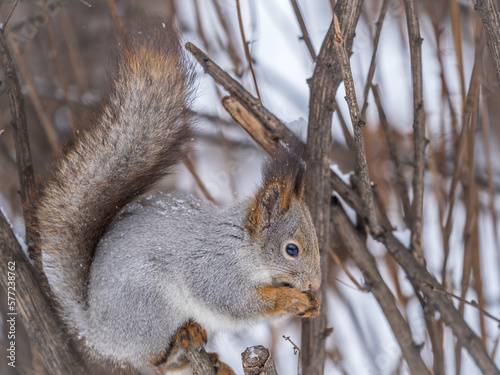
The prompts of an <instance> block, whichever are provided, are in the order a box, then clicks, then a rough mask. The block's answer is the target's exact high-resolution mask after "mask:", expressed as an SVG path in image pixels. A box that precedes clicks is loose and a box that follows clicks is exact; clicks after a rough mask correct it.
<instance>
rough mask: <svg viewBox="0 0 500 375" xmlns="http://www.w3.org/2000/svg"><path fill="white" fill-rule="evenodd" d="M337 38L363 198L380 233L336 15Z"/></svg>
mask: <svg viewBox="0 0 500 375" xmlns="http://www.w3.org/2000/svg"><path fill="white" fill-rule="evenodd" d="M334 24H335V36H334V47H333V48H334V49H335V50H336V55H337V56H338V58H339V64H340V68H341V71H342V77H343V79H344V86H345V91H346V98H345V99H346V101H347V104H348V105H349V113H350V115H351V121H352V126H353V129H354V142H355V145H356V162H357V170H356V172H357V174H359V177H360V179H361V184H360V185H361V186H360V188H361V197H362V198H363V201H364V203H365V204H366V207H367V212H368V223H369V225H370V227H371V228H372V232H373V233H379V232H380V230H381V228H380V224H379V222H378V217H377V213H376V210H375V203H374V199H373V191H372V187H371V180H370V173H369V171H368V163H367V160H366V150H365V140H364V130H363V129H364V125H365V123H364V121H363V120H362V119H361V115H360V113H359V107H358V101H357V98H356V91H355V89H354V81H353V79H352V72H351V65H350V63H349V58H348V57H347V51H346V50H345V48H344V41H343V39H342V35H341V33H340V26H339V25H338V21H337V18H336V15H334Z"/></svg>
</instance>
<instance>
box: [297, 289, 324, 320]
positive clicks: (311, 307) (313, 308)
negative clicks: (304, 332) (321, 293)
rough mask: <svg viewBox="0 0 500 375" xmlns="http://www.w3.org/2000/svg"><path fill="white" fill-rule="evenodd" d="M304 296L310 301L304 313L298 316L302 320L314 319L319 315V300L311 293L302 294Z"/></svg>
mask: <svg viewBox="0 0 500 375" xmlns="http://www.w3.org/2000/svg"><path fill="white" fill-rule="evenodd" d="M302 295H303V296H305V297H306V298H307V299H308V304H307V307H306V309H305V311H304V312H301V313H299V314H297V316H299V317H301V318H314V317H315V316H318V314H319V308H320V304H319V302H318V299H317V298H316V296H315V295H314V294H312V293H311V292H302Z"/></svg>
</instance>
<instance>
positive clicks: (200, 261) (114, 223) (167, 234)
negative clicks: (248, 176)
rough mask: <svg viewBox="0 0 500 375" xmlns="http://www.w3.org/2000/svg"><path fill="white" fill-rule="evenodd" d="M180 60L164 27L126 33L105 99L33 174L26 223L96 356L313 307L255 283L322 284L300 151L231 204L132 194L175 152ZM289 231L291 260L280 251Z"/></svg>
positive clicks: (184, 83) (128, 359)
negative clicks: (196, 327) (50, 165)
mask: <svg viewBox="0 0 500 375" xmlns="http://www.w3.org/2000/svg"><path fill="white" fill-rule="evenodd" d="M162 34H167V37H165V36H162ZM186 66H187V65H186V63H185V62H184V58H183V54H182V53H181V50H180V48H179V46H178V43H177V41H176V40H175V37H172V33H171V32H169V33H167V32H162V30H161V29H160V30H159V31H158V30H155V31H151V32H150V35H149V34H148V33H143V35H141V36H140V38H138V39H134V38H132V39H130V40H129V41H128V42H127V43H126V44H125V46H124V49H123V52H122V53H121V56H120V59H119V66H118V71H117V74H116V77H115V79H114V81H113V84H112V87H111V89H110V90H109V92H108V94H107V99H106V100H105V101H104V103H103V106H102V109H101V110H100V111H99V112H98V113H96V115H95V116H94V120H93V124H92V125H91V126H90V128H89V129H88V130H86V131H80V133H79V134H77V135H76V137H75V141H74V142H73V144H72V145H71V146H70V147H69V148H68V150H66V151H65V153H64V154H63V155H62V156H61V157H60V158H59V160H58V161H57V162H56V163H55V167H54V171H53V173H52V177H50V178H49V179H47V180H45V181H43V182H42V183H40V184H39V190H40V194H39V195H38V197H37V199H36V200H35V203H34V204H33V205H32V206H30V210H32V212H33V218H34V220H33V222H31V223H27V224H28V225H32V226H33V228H35V229H36V232H37V233H38V235H37V236H36V238H30V239H28V240H29V241H30V242H31V243H32V244H34V245H35V248H36V249H37V251H38V252H39V253H40V254H41V255H40V259H39V260H38V261H39V262H41V266H42V268H43V272H44V274H45V275H46V277H47V280H48V283H49V285H50V292H51V294H52V296H53V297H54V300H55V303H56V305H57V308H58V309H59V311H60V314H61V317H62V318H63V320H64V322H65V323H66V324H67V326H68V329H69V330H70V331H71V332H72V333H74V334H76V335H78V336H81V337H83V338H84V340H85V343H86V344H87V345H88V347H89V348H91V349H92V351H93V352H94V353H95V354H97V355H100V356H103V357H107V358H110V359H111V360H113V361H116V362H121V363H131V364H132V365H134V366H142V365H144V364H150V363H151V362H152V361H153V358H155V357H157V356H158V355H160V354H161V353H162V352H163V351H165V348H168V346H169V345H170V343H171V341H172V337H173V335H174V334H175V333H176V331H178V330H179V329H180V328H181V327H182V326H183V325H184V324H186V322H188V321H193V322H196V323H197V324H200V325H201V326H202V327H204V328H205V329H206V330H207V331H208V332H212V331H216V330H234V329H239V328H242V327H247V326H249V325H250V324H253V323H255V322H258V321H261V320H263V319H266V318H269V317H270V316H276V315H284V314H292V313H293V314H298V315H301V316H302V315H303V314H304V312H306V310H307V309H309V310H311V309H313V310H314V309H317V308H318V305H317V301H316V302H315V303H313V302H314V301H312V299H314V297H308V298H309V299H310V300H311V302H307V304H309V303H310V304H311V306H312V307H308V305H307V306H305V305H304V303H306V302H301V303H302V305H300V306H299V307H297V306H298V305H297V306H295V305H294V304H297V303H298V300H297V299H296V298H294V299H292V300H290V302H288V300H286V299H285V297H283V298H281V297H279V298H281V299H280V300H279V301H278V300H277V299H276V300H274V299H272V298H274V297H267V294H265V293H264V292H260V294H259V292H258V291H259V290H260V289H259V288H261V287H264V286H266V285H270V286H273V287H274V286H275V287H277V288H279V287H282V288H283V289H286V290H284V292H286V293H288V292H289V289H290V290H291V288H295V289H296V290H297V291H296V293H298V294H297V295H298V296H299V297H304V296H305V294H304V293H309V292H306V291H307V290H309V289H313V290H314V289H317V288H318V286H319V282H320V270H319V253H318V244H317V240H316V236H315V233H314V228H313V225H312V221H311V218H310V215H309V212H308V210H307V208H306V206H305V204H304V203H303V201H302V199H301V197H302V193H303V184H304V181H303V180H304V173H303V167H304V166H303V164H302V161H301V160H300V157H297V156H292V154H290V153H287V152H283V153H282V154H281V156H280V157H282V159H279V158H278V159H274V161H272V162H271V165H274V167H272V166H271V167H268V168H267V169H266V170H267V171H268V172H267V175H266V173H265V174H264V181H263V183H262V186H261V188H260V189H259V191H258V192H257V193H256V195H255V196H254V197H251V198H249V199H246V200H242V201H239V202H237V203H234V204H232V205H231V206H229V207H225V208H220V207H216V206H214V205H212V204H208V203H205V202H202V201H200V200H198V199H196V198H194V197H192V196H189V195H180V194H157V195H155V196H149V197H147V198H144V199H142V200H140V201H136V202H133V200H134V198H135V197H136V196H137V195H139V194H142V193H144V192H145V191H146V190H147V189H148V188H150V187H151V186H152V185H153V184H154V183H155V182H156V181H158V179H159V178H160V177H162V176H163V175H165V173H166V171H167V168H168V167H169V166H171V165H173V164H174V163H177V162H178V161H179V160H180V159H181V158H182V157H183V156H184V154H185V149H186V145H187V144H188V143H189V140H190V138H191V128H190V125H189V122H190V121H189V118H188V116H187V114H188V110H187V103H188V100H189V92H190V90H191V87H192V80H191V73H190V71H189V69H187V68H186ZM287 158H288V159H287ZM273 163H274V164H273ZM280 165H281V167H282V168H281V172H277V171H278V170H280ZM275 173H278V174H277V175H275ZM280 173H281V174H280ZM132 202H133V203H132ZM127 204H128V206H127ZM120 212H121V213H120ZM118 214H119V216H118V217H117V215H118ZM289 241H293V242H294V243H296V244H297V245H298V246H299V247H300V255H301V256H300V257H299V258H297V259H295V258H292V257H289V256H287V255H286V253H284V251H285V250H284V246H286V244H287V243H288V242H289ZM272 291H274V289H272ZM287 295H288V294H287ZM293 295H294V296H295V295H296V294H293ZM309 295H310V293H309V294H307V296H309ZM263 296H264V298H263ZM273 296H274V294H273ZM278 296H281V294H279V295H278ZM304 298H305V297H304ZM309 299H307V301H309ZM278 302H279V303H278ZM288 303H290V306H291V307H290V308H287V307H285V308H284V307H283V306H285V305H287V304H288ZM309 310H307V311H309ZM311 311H312V310H311ZM306 316H308V315H306Z"/></svg>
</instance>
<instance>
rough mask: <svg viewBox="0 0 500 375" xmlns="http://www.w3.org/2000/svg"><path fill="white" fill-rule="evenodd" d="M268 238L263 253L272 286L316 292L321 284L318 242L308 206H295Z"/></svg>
mask: <svg viewBox="0 0 500 375" xmlns="http://www.w3.org/2000/svg"><path fill="white" fill-rule="evenodd" d="M266 237H267V238H266V244H265V245H264V252H265V256H266V257H268V258H269V259H268V261H269V264H270V273H271V275H272V282H273V286H276V287H279V286H291V287H293V288H297V289H299V290H301V291H305V290H317V289H318V288H319V286H320V284H321V269H320V256H319V248H318V239H317V237H316V231H315V230H314V226H313V223H312V219H311V215H310V214H309V210H308V209H307V206H306V205H305V203H304V202H302V201H295V202H293V203H292V205H291V207H290V209H289V210H288V212H286V213H285V214H284V215H283V216H281V217H280V218H279V219H278V220H276V221H275V222H273V223H271V224H270V226H269V228H268V230H267V234H266Z"/></svg>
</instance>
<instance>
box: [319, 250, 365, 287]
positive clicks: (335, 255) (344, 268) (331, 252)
mask: <svg viewBox="0 0 500 375" xmlns="http://www.w3.org/2000/svg"><path fill="white" fill-rule="evenodd" d="M329 254H330V256H331V257H332V259H333V260H334V262H335V263H337V264H338V265H339V267H340V268H342V271H344V273H345V274H346V276H347V277H348V278H349V280H351V282H352V283H353V284H354V285H356V288H358V290H360V291H362V292H369V290H368V289H366V288H365V287H363V286H361V284H360V283H358V280H356V278H355V277H354V276H353V275H352V274H351V272H350V271H349V269H348V268H347V267H346V266H345V264H344V262H342V260H341V259H340V258H339V256H338V255H337V254H335V251H333V249H331V248H330V251H329ZM338 281H340V280H338ZM346 285H347V284H346Z"/></svg>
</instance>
